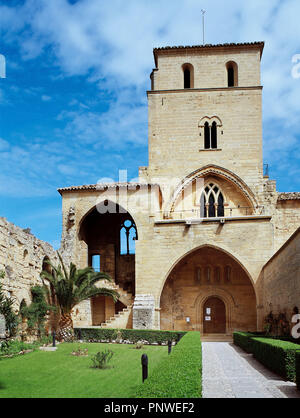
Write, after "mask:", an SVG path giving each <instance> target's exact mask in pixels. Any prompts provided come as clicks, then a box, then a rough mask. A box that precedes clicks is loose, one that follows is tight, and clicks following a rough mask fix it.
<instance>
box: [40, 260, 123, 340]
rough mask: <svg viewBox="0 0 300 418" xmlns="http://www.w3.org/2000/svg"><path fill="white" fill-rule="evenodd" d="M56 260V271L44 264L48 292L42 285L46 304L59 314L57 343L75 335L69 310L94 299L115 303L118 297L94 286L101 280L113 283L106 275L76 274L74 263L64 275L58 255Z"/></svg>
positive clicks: (91, 269) (94, 273) (87, 271)
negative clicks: (108, 300)
mask: <svg viewBox="0 0 300 418" xmlns="http://www.w3.org/2000/svg"><path fill="white" fill-rule="evenodd" d="M58 257H59V260H60V264H59V265H58V267H55V266H53V265H52V264H51V263H50V261H46V263H47V264H49V265H50V266H51V267H52V271H51V273H50V272H49V271H46V270H43V271H42V273H41V278H42V280H43V279H45V280H47V281H48V282H49V284H50V291H49V289H48V287H47V286H46V284H45V283H44V281H43V283H44V286H45V287H47V291H48V297H49V300H51V301H52V304H53V305H56V306H57V308H58V310H59V318H60V319H59V324H58V331H57V339H58V340H59V341H60V340H68V339H71V338H72V337H73V335H74V330H73V320H72V310H73V308H74V307H75V306H76V305H78V304H79V303H80V302H82V301H83V300H87V299H90V298H92V297H93V296H97V295H102V296H109V297H112V298H113V299H114V301H115V302H116V301H117V300H118V297H119V294H118V293H117V292H115V291H114V290H111V289H107V288H105V287H101V288H99V287H96V286H95V284H96V283H97V282H99V281H100V280H107V281H109V282H112V279H111V278H110V276H109V275H108V274H106V273H100V272H99V273H98V272H95V271H94V269H93V268H92V267H86V268H85V269H82V270H77V267H76V266H75V264H73V263H71V264H70V268H69V271H67V269H66V267H65V265H64V262H63V259H62V257H61V255H60V254H59V253H58Z"/></svg>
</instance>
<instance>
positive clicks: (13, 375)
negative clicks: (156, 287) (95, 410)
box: [0, 343, 168, 398]
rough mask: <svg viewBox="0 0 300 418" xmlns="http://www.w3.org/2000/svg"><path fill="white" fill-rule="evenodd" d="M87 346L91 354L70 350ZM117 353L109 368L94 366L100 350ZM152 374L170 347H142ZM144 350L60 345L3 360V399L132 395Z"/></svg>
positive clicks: (0, 380)
mask: <svg viewBox="0 0 300 418" xmlns="http://www.w3.org/2000/svg"><path fill="white" fill-rule="evenodd" d="M79 346H80V348H81V349H82V350H84V349H86V348H87V349H88V357H84V356H82V357H76V356H72V355H71V352H72V351H73V350H77V349H78V347H79ZM108 349H109V350H111V351H113V352H114V356H113V357H112V360H111V362H110V363H109V367H108V368H107V369H103V370H99V369H93V368H91V366H92V361H91V357H92V355H94V354H96V353H97V352H98V351H104V350H108ZM143 353H146V354H147V356H148V359H149V374H150V373H151V372H152V370H153V369H154V368H155V367H157V366H158V364H159V363H160V362H162V361H164V360H165V359H166V358H167V357H168V348H167V347H161V346H147V347H144V348H143ZM141 354H142V353H141V350H138V349H135V346H134V345H121V344H78V343H65V344H59V345H58V349H57V351H55V352H44V351H34V352H32V353H28V354H26V355H24V356H17V357H14V358H8V359H2V360H0V362H1V364H0V368H1V375H0V398H133V397H135V393H136V389H137V387H138V386H139V385H140V384H141V382H142V371H141Z"/></svg>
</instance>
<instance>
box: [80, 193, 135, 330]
mask: <svg viewBox="0 0 300 418" xmlns="http://www.w3.org/2000/svg"><path fill="white" fill-rule="evenodd" d="M105 209H107V210H105ZM137 238H138V236H137V228H136V224H135V222H134V219H133V218H132V216H131V215H130V213H128V212H127V211H126V210H125V209H124V208H123V207H121V206H119V205H118V204H115V203H113V202H111V201H108V200H106V201H103V202H102V203H101V204H99V205H97V207H96V208H94V209H93V210H91V211H90V212H89V213H88V214H87V215H86V216H85V217H84V218H83V220H82V222H81V226H80V231H79V239H80V240H81V241H82V242H84V243H85V244H84V246H83V248H84V249H86V250H87V254H86V259H87V260H88V264H89V265H90V266H92V267H93V268H94V270H95V271H101V272H105V273H107V274H109V276H110V277H111V279H112V281H113V282H114V284H116V285H117V286H118V288H117V291H118V293H119V294H120V301H119V302H118V303H114V301H113V299H112V298H110V297H106V296H97V297H94V298H92V300H91V323H92V325H93V326H99V325H101V324H102V323H104V322H105V321H107V320H109V319H110V318H112V317H114V315H115V314H117V313H119V312H121V311H122V310H123V309H124V308H126V307H127V306H129V305H132V303H133V299H134V293H135V242H136V240H137Z"/></svg>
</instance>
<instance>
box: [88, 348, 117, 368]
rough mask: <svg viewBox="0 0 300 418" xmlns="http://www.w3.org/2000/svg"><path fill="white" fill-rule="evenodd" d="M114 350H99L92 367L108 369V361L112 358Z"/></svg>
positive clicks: (93, 359)
mask: <svg viewBox="0 0 300 418" xmlns="http://www.w3.org/2000/svg"><path fill="white" fill-rule="evenodd" d="M113 355H114V352H113V351H111V350H106V351H99V352H98V353H97V354H95V355H94V356H93V357H92V362H93V365H92V368H94V369H106V368H107V367H108V363H109V362H110V360H111V359H112V357H113Z"/></svg>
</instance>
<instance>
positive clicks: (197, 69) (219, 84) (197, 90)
mask: <svg viewBox="0 0 300 418" xmlns="http://www.w3.org/2000/svg"><path fill="white" fill-rule="evenodd" d="M263 48H264V43H263V42H254V43H240V44H220V45H203V46H187V47H182V46H179V47H164V48H156V49H154V60H155V69H154V70H153V72H152V74H151V90H150V91H148V108H149V167H148V169H147V170H146V171H147V177H148V180H151V181H158V182H159V181H160V180H162V179H168V178H174V177H176V178H185V177H186V176H188V175H189V174H190V173H192V172H193V171H195V170H198V169H199V168H201V167H205V166H207V165H210V164H213V165H215V166H218V167H222V168H224V169H226V170H229V171H230V172H233V173H235V175H237V176H239V177H240V178H241V179H242V180H243V181H244V182H245V183H247V184H248V185H249V186H250V187H255V186H257V184H259V183H261V182H262V179H263V159H262V86H261V78H260V63H261V57H262V53H263ZM162 181H163V180H162Z"/></svg>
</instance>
